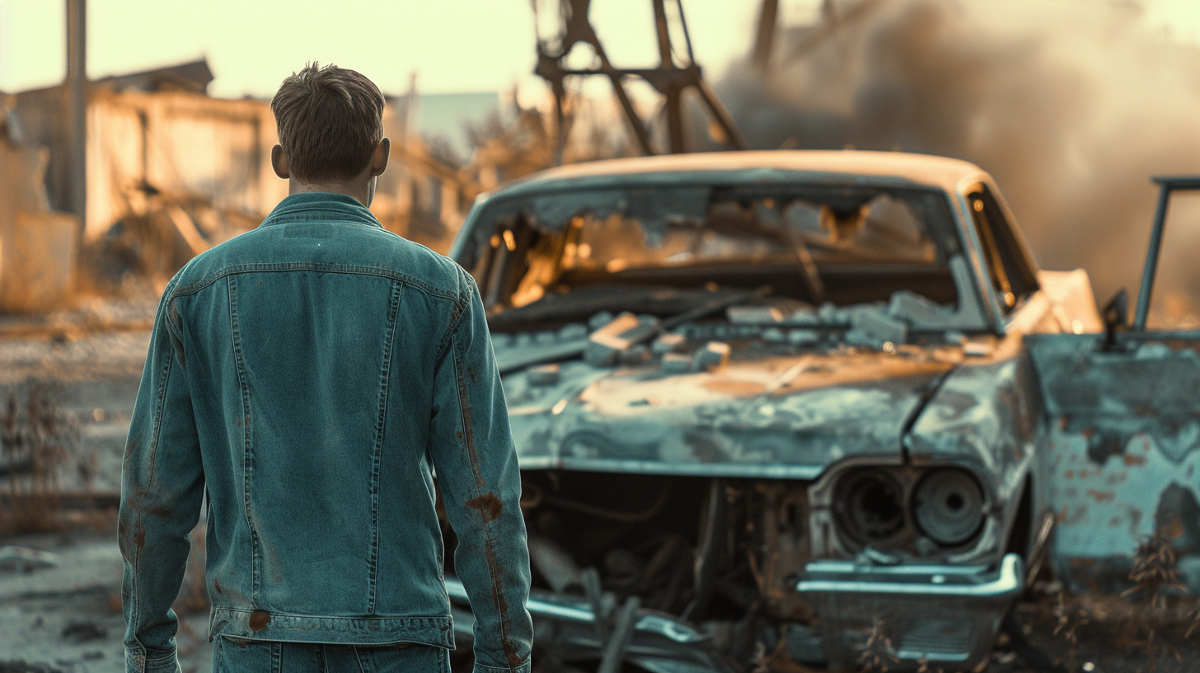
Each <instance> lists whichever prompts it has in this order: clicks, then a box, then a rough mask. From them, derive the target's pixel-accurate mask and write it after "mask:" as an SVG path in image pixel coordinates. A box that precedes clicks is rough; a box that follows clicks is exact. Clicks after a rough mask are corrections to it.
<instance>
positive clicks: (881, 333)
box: [847, 307, 908, 344]
mask: <svg viewBox="0 0 1200 673" xmlns="http://www.w3.org/2000/svg"><path fill="white" fill-rule="evenodd" d="M850 325H851V327H853V328H854V330H859V331H861V332H863V333H865V334H866V335H867V337H868V338H869V339H871V340H872V341H877V342H878V343H880V344H884V343H887V342H891V343H893V344H902V343H904V342H905V341H907V340H908V325H906V324H904V322H902V321H900V320H897V319H895V318H893V317H891V316H889V315H888V314H887V312H886V311H884V310H881V309H876V308H874V307H868V308H863V309H860V310H858V311H855V312H854V315H853V316H851V317H850ZM848 336H849V335H847V337H848Z"/></svg>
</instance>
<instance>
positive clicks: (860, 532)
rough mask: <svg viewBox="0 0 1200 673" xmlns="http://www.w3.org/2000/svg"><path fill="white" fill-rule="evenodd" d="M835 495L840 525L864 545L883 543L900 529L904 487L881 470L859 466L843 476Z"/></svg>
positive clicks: (900, 531) (899, 532)
mask: <svg viewBox="0 0 1200 673" xmlns="http://www.w3.org/2000/svg"><path fill="white" fill-rule="evenodd" d="M837 490H838V494H837V495H836V498H835V503H836V505H835V509H836V511H837V512H838V515H839V516H838V518H839V519H840V520H841V528H842V530H844V531H845V532H846V533H848V534H849V535H850V537H851V538H853V539H854V541H855V542H858V543H859V544H864V545H886V544H887V543H888V542H890V541H892V540H893V539H895V538H896V536H898V535H899V534H901V533H902V532H904V529H905V527H906V523H907V522H906V521H905V516H904V488H903V487H902V486H901V485H900V483H899V482H898V481H897V480H896V479H895V478H894V477H893V476H892V475H891V474H889V473H888V472H886V471H884V470H861V471H858V472H855V473H853V474H851V475H848V477H847V478H846V479H844V480H843V481H842V482H841V484H840V488H838V489H837Z"/></svg>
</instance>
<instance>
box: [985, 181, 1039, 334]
mask: <svg viewBox="0 0 1200 673" xmlns="http://www.w3.org/2000/svg"><path fill="white" fill-rule="evenodd" d="M967 203H968V204H969V205H970V206H971V217H972V219H973V220H974V222H975V230H976V232H977V233H978V234H979V242H980V244H982V245H983V256H984V259H985V261H986V262H987V266H988V272H989V274H990V275H991V277H992V287H993V289H994V290H995V291H996V296H997V298H999V300H1000V305H1001V306H1002V307H1003V309H1004V312H1005V313H1008V312H1010V311H1011V310H1012V309H1013V308H1015V307H1016V306H1017V305H1018V304H1019V303H1020V302H1021V300H1022V299H1024V298H1026V297H1027V296H1029V295H1030V294H1032V293H1033V292H1034V291H1035V290H1037V287H1038V285H1037V276H1036V275H1035V274H1034V272H1033V270H1032V269H1030V268H1029V265H1028V264H1027V263H1026V262H1025V259H1024V256H1023V255H1022V254H1021V252H1020V248H1019V247H1018V244H1017V241H1016V239H1015V238H1014V236H1013V233H1012V224H1011V223H1009V222H1008V219H1007V218H1006V217H1005V216H1004V211H1003V210H1002V209H1001V208H1000V205H999V204H998V203H996V199H995V198H994V197H993V196H992V194H991V192H990V191H989V190H988V188H987V186H986V185H977V186H975V187H973V188H972V189H971V190H970V191H969V192H968V193H967Z"/></svg>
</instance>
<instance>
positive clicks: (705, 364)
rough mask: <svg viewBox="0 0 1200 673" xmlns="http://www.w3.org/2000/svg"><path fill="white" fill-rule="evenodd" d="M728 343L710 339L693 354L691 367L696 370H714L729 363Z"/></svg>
mask: <svg viewBox="0 0 1200 673" xmlns="http://www.w3.org/2000/svg"><path fill="white" fill-rule="evenodd" d="M730 352H731V349H730V348H729V344H727V343H725V342H723V341H710V342H708V343H707V344H704V347H703V348H701V349H700V350H697V351H696V354H695V355H694V356H693V363H692V364H693V367H694V368H695V369H696V371H705V370H707V371H716V370H718V369H720V368H722V367H724V366H725V365H727V364H729V354H730Z"/></svg>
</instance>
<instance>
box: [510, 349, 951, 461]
mask: <svg viewBox="0 0 1200 673" xmlns="http://www.w3.org/2000/svg"><path fill="white" fill-rule="evenodd" d="M902 348H903V349H904V350H903V351H901V352H897V353H883V352H876V351H869V350H865V351H864V350H856V349H846V348H840V349H836V350H833V351H830V352H812V353H792V354H766V353H764V354H759V355H747V354H738V353H737V352H736V351H735V355H734V358H733V360H732V361H731V362H730V363H729V364H728V365H725V366H723V367H720V368H719V369H717V370H715V371H699V372H682V373H672V372H669V371H665V370H664V369H663V367H662V366H660V365H659V364H658V363H657V362H651V363H648V364H645V365H640V366H634V367H618V368H597V367H592V366H590V365H588V364H586V363H584V362H581V361H578V360H575V361H569V362H565V363H562V364H560V365H558V370H557V371H553V368H551V369H546V368H541V369H538V368H534V369H533V370H526V371H520V372H516V373H513V374H510V375H508V376H507V377H505V379H504V383H505V390H506V397H507V400H508V404H509V415H510V422H511V424H512V429H513V435H514V438H515V441H516V445H517V452H518V456H519V459H520V463H521V468H522V469H567V470H588V471H605V472H639V473H656V474H680V475H721V476H731V477H738V476H741V477H750V476H756V477H772V478H798V479H813V478H816V477H817V476H819V475H820V474H821V473H822V472H824V471H825V469H826V468H827V467H828V466H830V465H832V464H833V463H836V462H838V461H840V460H843V459H846V458H852V457H875V458H879V459H882V460H899V459H900V452H901V438H902V435H903V433H904V431H905V428H906V427H908V425H909V423H910V422H911V421H912V419H913V418H914V417H915V415H916V414H917V413H918V412H919V411H920V408H921V406H922V405H923V404H924V403H925V401H926V400H927V399H928V394H929V393H930V392H931V390H932V388H933V387H935V386H936V385H937V383H938V382H939V381H941V380H942V378H943V375H944V374H945V373H946V372H947V371H949V370H950V369H951V368H953V367H954V365H955V364H956V362H957V361H958V360H959V359H960V358H961V354H960V351H959V350H958V349H951V348H931V349H922V348H915V347H902Z"/></svg>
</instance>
